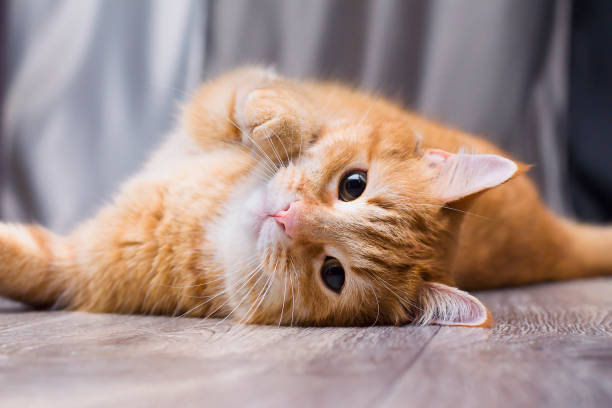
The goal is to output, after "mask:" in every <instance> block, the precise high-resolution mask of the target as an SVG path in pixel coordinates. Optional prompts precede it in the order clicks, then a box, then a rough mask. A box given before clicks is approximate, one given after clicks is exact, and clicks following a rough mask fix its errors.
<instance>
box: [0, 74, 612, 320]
mask: <svg viewBox="0 0 612 408" xmlns="http://www.w3.org/2000/svg"><path fill="white" fill-rule="evenodd" d="M428 149H443V150H444V151H446V152H451V153H454V152H458V151H460V149H467V151H468V152H469V153H482V154H485V153H486V154H493V155H497V156H501V155H504V154H503V152H501V151H500V150H499V149H497V148H496V147H495V146H493V145H491V144H490V143H488V142H486V141H484V140H482V139H479V138H476V137H473V136H470V135H467V134H465V133H462V132H460V131H457V130H454V129H450V128H448V127H445V126H442V125H439V124H436V123H433V122H430V121H428V120H426V119H424V118H421V117H418V116H416V115H414V114H413V113H410V112H407V111H405V110H403V109H402V108H400V107H398V106H397V105H394V104H392V103H391V102H389V101H386V100H384V99H379V98H374V97H372V96H371V95H368V94H365V93H362V92H359V91H355V90H351V89H349V88H346V87H344V86H342V85H338V84H334V83H320V82H297V81H292V80H288V79H284V78H280V77H278V76H276V75H275V74H274V73H273V72H271V71H269V70H265V69H261V68H250V67H249V68H243V69H240V70H236V71H233V72H230V73H228V74H226V75H224V76H222V77H220V78H217V79H215V80H213V81H210V82H208V83H205V84H204V85H203V86H202V88H201V89H200V90H199V91H198V92H196V93H195V95H194V97H193V99H192V101H190V102H189V103H188V104H187V105H186V107H185V109H184V111H183V116H182V119H181V120H180V121H179V125H178V126H177V129H176V130H175V132H173V133H172V134H171V135H170V136H169V137H168V140H167V141H166V142H165V143H164V144H163V145H162V146H161V147H160V149H159V150H158V151H157V152H156V153H155V154H154V155H153V156H152V158H151V159H150V161H149V162H148V163H147V165H146V166H144V168H143V170H142V171H141V172H140V173H138V174H137V175H135V176H134V177H133V178H131V179H130V180H129V181H128V182H127V183H126V184H125V185H124V186H123V188H122V189H121V191H120V193H119V194H118V195H117V197H116V199H115V200H114V201H113V202H112V203H111V204H110V205H108V206H107V207H105V208H104V209H103V210H102V211H100V213H99V214H98V215H97V216H96V217H94V218H93V219H91V220H89V221H87V222H85V223H84V224H83V225H81V226H80V227H78V228H77V229H76V230H75V231H74V232H73V233H71V234H70V235H68V236H66V237H59V236H56V235H54V234H52V233H51V232H48V231H46V230H44V229H42V228H40V227H33V226H16V225H9V224H1V225H0V294H2V295H5V296H8V297H11V298H14V299H18V300H21V301H24V302H27V303H31V304H34V305H38V306H57V307H66V308H69V309H75V310H85V311H92V312H118V313H159V314H173V315H190V316H218V317H224V316H225V317H227V316H231V317H234V318H236V319H237V320H239V321H244V322H249V323H266V324H276V323H277V324H300V325H363V324H373V323H378V324H402V323H405V322H409V321H420V322H422V323H428V322H433V321H436V320H434V317H431V318H429V320H428V319H423V316H436V319H437V320H438V321H444V317H445V316H446V317H449V316H459V317H456V318H457V319H459V320H457V321H456V322H455V323H457V324H465V325H476V324H470V322H469V321H467V322H466V321H464V320H462V319H466V318H468V317H469V316H467V317H466V314H465V313H464V315H463V316H462V315H461V313H459V311H460V308H461V307H462V306H461V305H460V304H459V303H460V302H464V303H463V306H472V307H473V309H469V308H468V309H469V310H480V311H481V312H482V313H486V315H485V314H482V315H481V316H486V319H484V320H483V321H484V323H482V322H481V323H480V325H481V326H488V325H490V324H491V322H492V320H491V318H490V315H489V314H488V312H487V311H486V310H485V309H484V307H483V306H482V305H481V304H480V303H479V302H478V301H477V300H476V299H475V298H473V297H468V296H459V297H454V298H452V299H450V298H448V299H447V298H445V296H447V295H449V294H450V295H449V296H451V297H452V296H455V295H453V293H460V291H456V290H455V291H450V290H449V291H442V292H440V293H441V294H440V295H439V296H438V295H436V296H434V297H432V296H426V295H427V293H428V292H427V290H429V289H428V288H430V285H428V282H438V283H440V284H444V285H450V286H458V287H459V288H462V289H484V288H492V287H499V286H506V285H520V284H527V283H531V282H538V281H545V280H556V279H569V278H577V277H582V276H592V275H597V274H609V273H610V272H611V271H612V251H610V250H609V248H610V247H612V230H610V229H607V228H603V227H594V226H584V225H578V224H575V223H572V222H570V221H567V220H561V219H559V218H557V217H556V216H554V215H553V214H552V213H550V212H549V211H548V210H547V209H546V208H545V207H544V206H543V205H542V204H541V202H540V199H539V197H538V194H537V192H536V190H535V188H534V186H533V184H532V183H531V182H530V181H529V179H528V178H526V177H525V176H522V175H520V174H522V173H523V172H525V171H526V170H527V166H525V165H522V164H519V171H518V172H517V173H515V175H514V176H513V177H512V178H511V179H510V180H508V181H507V182H505V183H503V182H504V181H505V180H506V179H505V178H504V179H503V180H502V179H500V180H499V183H497V184H500V183H503V184H501V185H499V186H497V187H495V188H491V189H488V186H487V188H486V189H484V190H486V191H481V190H483V189H480V190H479V191H478V192H477V193H475V194H472V193H470V194H468V195H467V196H466V197H465V198H462V199H458V200H456V201H454V202H452V203H448V202H444V201H443V200H440V199H439V198H437V197H438V196H437V194H436V191H435V189H434V186H433V183H434V182H435V180H436V174H437V173H435V171H436V170H435V166H432V165H431V163H429V164H428V162H427V155H426V154H424V152H426V151H428ZM446 156H447V155H446V154H445V153H444V154H442V155H441V156H440V157H441V158H445V157H446ZM497 156H496V157H497ZM456 157H459V156H456ZM350 169H361V170H367V172H368V185H367V188H366V190H365V192H364V193H363V196H362V197H360V198H359V199H357V200H355V201H351V202H341V201H339V200H338V198H337V194H338V193H337V189H338V183H339V180H340V178H341V177H342V175H343V174H344V173H345V172H346V171H347V170H350ZM466 177H467V176H466ZM452 180H453V179H451V181H452ZM466 180H467V181H469V180H468V179H466ZM290 202H291V203H294V204H292V205H294V207H293V209H294V210H295V212H296V214H297V215H295V223H296V224H297V225H298V227H299V228H296V229H295V232H293V233H292V235H291V236H288V235H287V234H285V233H283V232H282V231H281V230H280V228H279V226H278V225H276V224H275V222H274V221H273V220H272V219H271V218H270V217H268V216H269V215H271V214H269V212H270V210H265V209H261V208H259V207H261V206H268V207H270V208H274V211H277V210H281V209H282V208H281V207H286V206H287V205H288V203H290ZM295 203H297V204H295ZM275 206H276V207H275ZM262 211H263V212H262ZM266 211H267V213H266ZM292 211H293V210H292ZM258 217H259V218H261V219H259V218H258ZM254 231H255V232H254ZM251 235H253V236H251ZM325 256H333V257H336V258H338V259H339V260H340V261H341V262H342V264H343V265H344V268H345V270H346V283H345V285H344V287H343V289H342V292H341V293H340V294H337V293H334V292H332V291H330V290H328V289H327V288H326V287H325V285H324V284H323V283H322V282H321V278H320V276H319V272H318V271H319V268H320V267H321V264H322V263H323V259H324V258H325ZM428 299H429V300H428ZM431 299H434V300H431ZM431 302H448V303H446V304H445V305H440V304H430V303H431ZM453 302H455V303H453ZM465 302H468V303H465ZM470 302H471V303H470ZM453 307H458V309H456V310H455V312H457V313H454V312H453V313H450V312H448V313H447V312H446V311H448V310H450V309H449V308H453ZM432 308H434V309H435V308H437V309H435V310H434V309H432ZM474 308H475V309H474ZM479 308H480V309H479ZM445 313H446V315H444V314H445ZM441 314H442V315H441Z"/></svg>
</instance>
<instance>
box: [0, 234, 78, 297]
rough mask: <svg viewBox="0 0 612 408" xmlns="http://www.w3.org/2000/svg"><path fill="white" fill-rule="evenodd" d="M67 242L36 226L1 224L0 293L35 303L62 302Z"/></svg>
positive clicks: (67, 249)
mask: <svg viewBox="0 0 612 408" xmlns="http://www.w3.org/2000/svg"><path fill="white" fill-rule="evenodd" d="M69 253H70V249H69V246H68V244H67V243H66V241H65V240H64V239H63V238H61V237H59V236H57V235H55V234H53V233H51V232H49V231H47V230H45V229H43V228H41V227H37V226H32V225H22V224H5V223H0V296H5V297H9V298H11V299H15V300H19V301H22V302H26V303H29V304H31V305H35V306H51V305H53V304H55V303H58V304H59V303H61V301H62V299H63V295H64V291H65V289H66V286H65V285H64V283H65V281H66V279H65V278H66V277H65V276H62V272H61V271H60V270H61V269H62V266H61V264H62V263H63V261H64V259H66V257H68V256H69V255H68V254H69Z"/></svg>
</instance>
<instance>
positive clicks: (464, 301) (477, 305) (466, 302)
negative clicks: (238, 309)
mask: <svg viewBox="0 0 612 408" xmlns="http://www.w3.org/2000/svg"><path fill="white" fill-rule="evenodd" d="M423 290H424V291H425V294H424V297H423V308H424V310H425V311H424V313H425V314H426V315H427V320H428V321H426V322H425V323H433V324H441V325H445V326H485V325H487V323H488V321H489V314H488V312H487V309H486V308H485V307H484V305H483V304H482V303H481V302H480V301H479V300H478V299H476V298H475V297H474V296H472V295H470V294H469V293H467V292H464V291H462V290H459V289H457V288H453V287H451V286H447V285H444V284H442V283H436V282H428V283H426V284H425V287H424V288H423Z"/></svg>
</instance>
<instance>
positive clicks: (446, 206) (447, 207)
mask: <svg viewBox="0 0 612 408" xmlns="http://www.w3.org/2000/svg"><path fill="white" fill-rule="evenodd" d="M396 201H398V202H401V203H402V204H406V205H410V206H423V207H438V208H444V209H447V210H451V211H457V212H461V213H464V214H466V215H471V216H474V217H478V218H482V219H485V220H487V221H493V222H501V221H500V220H498V219H495V218H490V217H487V216H485V215H481V214H477V213H473V212H471V211H466V210H461V209H459V208H454V207H451V206H449V205H442V204H434V203H413V202H410V201H404V200H397V199H396Z"/></svg>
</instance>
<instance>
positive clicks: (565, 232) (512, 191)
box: [450, 176, 612, 289]
mask: <svg viewBox="0 0 612 408" xmlns="http://www.w3.org/2000/svg"><path fill="white" fill-rule="evenodd" d="M450 206H451V207H453V206H454V205H453V204H451V205H450ZM454 271H455V278H456V281H457V284H458V285H459V286H460V287H461V288H464V289H487V288H495V287H500V286H514V285H524V284H529V283H534V282H542V281H553V280H565V279H575V278H581V277H589V276H596V275H609V274H612V228H611V227H602V226H589V225H584V224H579V223H575V222H572V221H569V220H565V219H563V218H560V217H558V216H557V215H555V214H553V213H552V212H551V211H550V210H548V209H547V208H546V206H545V205H544V204H543V203H542V202H541V200H540V197H539V194H538V192H537V190H536V188H535V186H534V184H533V182H532V181H531V180H529V178H527V177H526V176H520V177H517V178H516V179H513V180H511V181H509V182H508V183H506V184H504V185H501V186H499V187H496V188H494V189H491V190H489V191H487V192H485V193H483V194H482V195H481V196H480V197H478V198H477V199H476V200H475V201H474V203H473V205H472V206H471V207H469V209H468V213H467V214H466V215H465V217H464V222H463V226H462V227H461V233H460V236H459V247H458V251H457V255H456V260H455V268H454Z"/></svg>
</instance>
